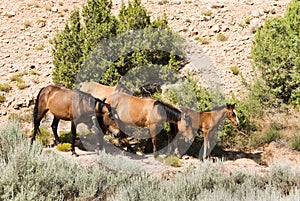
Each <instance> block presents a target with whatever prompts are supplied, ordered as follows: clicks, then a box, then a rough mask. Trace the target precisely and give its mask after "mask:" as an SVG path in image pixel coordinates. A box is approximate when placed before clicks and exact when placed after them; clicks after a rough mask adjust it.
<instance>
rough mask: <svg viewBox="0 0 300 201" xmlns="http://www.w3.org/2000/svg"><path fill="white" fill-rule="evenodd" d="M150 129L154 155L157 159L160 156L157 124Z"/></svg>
mask: <svg viewBox="0 0 300 201" xmlns="http://www.w3.org/2000/svg"><path fill="white" fill-rule="evenodd" d="M149 129H150V135H151V139H152V146H153V155H154V157H155V158H156V157H157V156H158V153H157V148H156V125H155V124H153V125H150V126H149Z"/></svg>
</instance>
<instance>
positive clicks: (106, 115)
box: [97, 100, 121, 135]
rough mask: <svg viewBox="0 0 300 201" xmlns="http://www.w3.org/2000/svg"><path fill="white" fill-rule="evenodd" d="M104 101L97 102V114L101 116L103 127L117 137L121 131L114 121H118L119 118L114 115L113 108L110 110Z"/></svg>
mask: <svg viewBox="0 0 300 201" xmlns="http://www.w3.org/2000/svg"><path fill="white" fill-rule="evenodd" d="M104 101H105V100H104ZM104 101H100V102H99V107H98V111H97V112H98V113H100V114H101V116H102V122H103V125H104V126H105V127H107V128H108V130H109V131H110V132H112V133H113V134H114V135H119V133H120V132H121V131H120V129H119V127H118V125H117V123H116V121H118V120H119V116H118V114H117V113H116V111H115V108H112V107H111V106H110V105H109V104H107V103H105V102H104ZM100 105H101V106H100Z"/></svg>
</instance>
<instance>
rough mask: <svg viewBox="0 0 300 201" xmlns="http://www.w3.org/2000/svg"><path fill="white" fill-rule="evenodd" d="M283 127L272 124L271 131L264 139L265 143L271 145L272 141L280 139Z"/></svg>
mask: <svg viewBox="0 0 300 201" xmlns="http://www.w3.org/2000/svg"><path fill="white" fill-rule="evenodd" d="M281 129H282V128H281V125H279V124H277V123H272V124H271V126H270V129H269V130H268V131H267V132H266V134H265V137H264V142H265V143H270V142H272V141H276V140H278V139H280V130H281Z"/></svg>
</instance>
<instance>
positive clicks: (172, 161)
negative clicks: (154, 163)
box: [156, 156, 182, 167]
mask: <svg viewBox="0 0 300 201" xmlns="http://www.w3.org/2000/svg"><path fill="white" fill-rule="evenodd" d="M156 160H158V161H161V162H163V163H164V164H166V165H169V166H172V167H181V165H182V164H181V162H180V160H179V158H178V157H176V156H167V157H165V158H162V157H157V158H156Z"/></svg>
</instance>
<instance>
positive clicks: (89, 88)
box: [79, 82, 130, 100]
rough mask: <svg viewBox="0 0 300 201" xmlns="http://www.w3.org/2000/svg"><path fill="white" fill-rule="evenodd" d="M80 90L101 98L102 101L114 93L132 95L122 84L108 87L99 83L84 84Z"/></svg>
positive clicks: (81, 84)
mask: <svg viewBox="0 0 300 201" xmlns="http://www.w3.org/2000/svg"><path fill="white" fill-rule="evenodd" d="M79 90H80V91H83V92H86V93H89V94H91V95H92V96H94V97H96V98H99V99H101V100H103V99H105V98H108V97H109V96H111V95H113V94H114V93H118V92H123V93H128V94H130V91H129V90H128V89H126V88H125V87H124V86H122V85H121V84H118V85H116V86H107V85H103V84H99V83H97V82H82V83H80V85H79Z"/></svg>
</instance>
